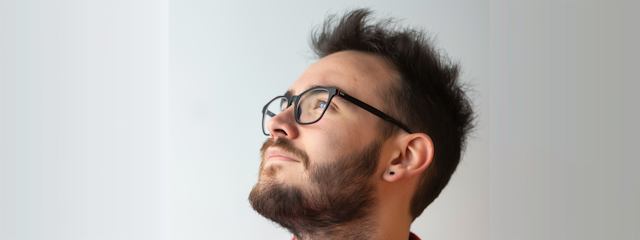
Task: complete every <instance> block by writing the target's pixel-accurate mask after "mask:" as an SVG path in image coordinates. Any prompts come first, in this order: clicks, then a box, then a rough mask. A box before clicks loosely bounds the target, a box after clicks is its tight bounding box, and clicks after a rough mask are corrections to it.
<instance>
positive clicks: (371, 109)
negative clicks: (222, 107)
mask: <svg viewBox="0 0 640 240" xmlns="http://www.w3.org/2000/svg"><path fill="white" fill-rule="evenodd" d="M316 89H325V90H327V91H328V92H329V99H328V100H327V107H325V108H324V109H323V110H322V113H321V114H320V116H319V117H318V119H316V120H315V121H312V122H308V123H302V122H300V117H299V116H298V115H299V113H298V102H299V101H300V96H302V95H304V94H305V93H307V92H309V91H312V90H316ZM335 96H340V97H342V98H344V99H345V100H347V101H349V102H351V103H353V104H355V105H356V106H358V107H360V108H362V109H364V110H367V111H368V112H370V113H373V115H376V116H378V117H380V118H382V119H384V120H386V121H389V122H392V123H394V124H396V125H398V127H400V128H402V129H404V130H405V131H407V132H408V133H412V132H411V130H409V128H408V127H407V126H405V125H404V124H402V123H401V122H400V121H398V120H395V119H393V118H392V117H391V116H389V115H387V114H385V113H383V112H382V111H380V110H378V109H376V108H374V107H372V106H371V105H369V104H366V103H364V102H362V101H360V100H358V99H356V98H354V97H352V96H349V95H348V94H346V93H344V92H343V91H340V90H339V89H336V88H331V87H320V86H319V87H313V88H310V89H307V90H306V91H304V92H302V93H300V95H295V96H291V97H287V96H277V97H275V98H273V99H271V101H269V102H268V103H267V104H266V105H264V107H263V108H262V133H264V134H265V135H266V136H269V134H266V132H267V131H265V129H264V125H265V124H264V117H265V115H266V111H267V107H268V106H269V105H270V104H271V103H272V102H273V101H275V100H276V99H278V98H283V97H284V98H285V99H287V108H289V107H291V103H293V104H294V108H293V115H294V118H295V119H296V123H298V124H300V125H308V124H314V123H316V122H318V121H320V119H322V117H323V116H324V113H325V112H326V111H327V109H328V108H329V104H331V100H332V99H333V97H335ZM274 116H275V115H274Z"/></svg>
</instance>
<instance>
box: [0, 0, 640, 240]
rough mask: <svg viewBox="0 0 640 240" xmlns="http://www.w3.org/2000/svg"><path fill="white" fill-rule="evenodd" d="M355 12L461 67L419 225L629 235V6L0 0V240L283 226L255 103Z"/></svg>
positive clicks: (425, 229)
mask: <svg viewBox="0 0 640 240" xmlns="http://www.w3.org/2000/svg"><path fill="white" fill-rule="evenodd" d="M353 7H371V8H372V9H373V10H375V11H377V12H378V13H379V14H381V16H394V17H398V18H401V19H404V23H405V24H407V25H408V26H415V27H421V28H423V29H425V30H427V31H429V32H430V33H432V34H433V35H434V36H436V37H437V40H438V41H437V43H438V46H439V47H441V48H443V49H444V50H445V51H446V52H447V53H448V55H449V56H451V57H452V58H453V59H455V60H457V61H459V62H460V64H461V66H462V69H463V74H462V79H463V80H464V81H468V82H471V83H473V84H474V85H475V90H476V92H475V93H474V94H473V96H474V99H475V104H476V109H477V111H478V114H479V125H478V126H479V128H478V130H477V132H476V133H475V135H474V136H473V137H472V139H471V140H470V143H469V144H470V146H469V148H468V149H467V152H466V153H465V155H464V158H463V161H462V162H461V164H460V166H459V168H458V170H457V172H456V173H455V174H454V176H453V178H452V180H451V182H450V184H449V185H448V186H447V187H446V188H445V190H444V191H443V193H442V194H441V196H440V197H439V198H438V199H436V201H435V202H434V203H433V204H432V205H431V206H429V207H428V208H427V210H426V211H425V212H424V213H423V215H422V216H421V217H420V218H418V219H417V220H416V222H414V224H413V225H412V231H414V232H415V233H417V234H418V235H419V236H420V237H421V238H422V239H505V240H507V239H637V238H639V237H640V232H639V231H640V230H638V226H640V220H639V219H638V216H640V209H639V208H640V206H639V204H638V202H640V188H639V187H638V185H639V183H640V178H639V177H637V176H636V175H635V172H636V169H638V167H640V164H639V163H638V160H639V159H638V157H637V156H635V154H634V152H635V151H634V150H636V149H637V147H636V145H638V143H640V141H638V140H637V136H638V135H639V134H640V128H639V127H638V126H637V125H636V124H637V123H638V122H640V119H639V118H640V113H639V109H640V108H639V107H638V106H637V105H638V103H639V102H640V97H638V96H637V95H636V91H637V89H638V87H640V86H639V85H640V84H639V83H638V78H639V76H638V74H637V73H636V71H637V69H638V68H639V67H640V62H639V61H640V60H639V58H638V55H639V54H640V49H639V47H638V45H637V43H638V42H640V39H639V38H640V31H639V30H638V27H637V23H638V22H640V21H639V20H640V19H638V17H637V16H636V13H637V12H639V10H640V4H638V3H635V2H633V1H606V2H605V1H518V2H515V1H394V2H391V1H322V2H319V1H315V2H301V1H297V2H294V1H270V2H263V1H246V2H233V3H232V2H226V3H225V2H217V1H188V0H184V1H167V0H164V1H124V0H121V1H109V2H99V1H78V0H68V1H58V2H55V3H54V2H50V1H42V0H26V1H6V0H4V1H0V34H1V35H0V36H1V37H0V239H20V240H22V239H231V238H233V239H290V238H291V236H290V234H288V233H287V232H286V231H285V230H283V229H280V228H278V227H276V226H275V225H274V224H272V223H270V222H268V221H267V220H265V219H263V218H262V217H260V216H259V215H258V214H256V213H255V212H253V210H252V209H251V207H250V205H249V203H248V201H247V200H246V199H247V196H248V193H249V191H250V190H251V188H252V187H253V184H255V182H256V180H257V173H258V165H259V152H258V149H259V147H260V146H261V144H262V142H263V141H264V140H265V137H264V136H263V135H262V133H261V128H260V120H261V115H260V110H261V108H262V106H263V105H264V104H265V102H266V101H268V100H269V99H271V98H272V97H273V96H275V95H279V94H282V93H283V92H284V91H285V90H286V89H287V88H288V87H289V85H290V84H291V83H293V82H294V81H295V80H296V79H297V77H298V76H299V75H300V73H302V71H304V69H305V68H306V67H308V66H309V65H310V64H312V63H313V62H314V61H315V60H314V59H313V58H312V55H311V53H310V52H309V49H308V45H307V43H308V35H309V32H310V30H311V28H312V27H313V26H315V25H317V24H320V23H321V22H322V20H323V19H324V16H325V15H326V14H327V13H340V12H342V11H344V10H345V9H348V8H353Z"/></svg>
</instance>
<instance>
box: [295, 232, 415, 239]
mask: <svg viewBox="0 0 640 240" xmlns="http://www.w3.org/2000/svg"><path fill="white" fill-rule="evenodd" d="M291 240H296V237H293V238H292V239H291ZM409 240H420V238H419V237H418V236H416V235H415V234H413V233H412V232H409Z"/></svg>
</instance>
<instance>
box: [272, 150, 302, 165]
mask: <svg viewBox="0 0 640 240" xmlns="http://www.w3.org/2000/svg"><path fill="white" fill-rule="evenodd" d="M265 158H266V159H267V162H297V163H299V162H300V161H298V160H296V159H295V158H293V157H291V155H290V154H287V153H286V152H284V151H282V150H280V149H278V148H269V149H268V150H267V152H266V153H265Z"/></svg>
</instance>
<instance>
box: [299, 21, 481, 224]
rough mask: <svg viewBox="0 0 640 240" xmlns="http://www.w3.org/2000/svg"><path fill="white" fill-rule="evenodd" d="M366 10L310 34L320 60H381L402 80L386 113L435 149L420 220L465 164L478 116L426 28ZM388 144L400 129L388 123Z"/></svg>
mask: <svg viewBox="0 0 640 240" xmlns="http://www.w3.org/2000/svg"><path fill="white" fill-rule="evenodd" d="M371 15H372V11H371V10H369V9H366V8H361V9H355V10H352V11H348V12H346V13H345V14H344V15H342V16H338V15H329V16H327V18H326V19H325V21H324V23H323V25H322V26H321V27H319V28H315V29H314V30H313V31H312V32H311V40H310V44H311V48H312V50H313V52H314V53H315V54H316V56H317V57H318V58H323V57H326V56H328V55H330V54H333V53H336V52H340V51H347V50H353V51H359V52H366V53H372V54H375V55H377V56H380V57H382V58H383V59H385V61H387V62H388V63H389V65H390V67H391V68H392V69H393V70H395V71H397V72H398V73H399V76H400V78H401V79H400V81H397V82H399V83H400V84H397V86H392V87H390V88H387V89H389V90H385V92H384V93H382V95H383V98H384V99H385V100H389V101H385V102H387V103H388V105H387V106H385V107H384V109H385V110H384V111H386V112H387V114H389V115H391V116H392V117H394V118H396V119H398V120H399V121H400V122H402V123H404V124H405V125H407V126H408V127H409V129H410V130H411V131H412V132H420V133H425V134H427V135H429V137H431V139H432V141H433V144H434V148H435V151H434V158H433V159H432V162H431V164H430V165H429V167H428V168H427V169H426V170H425V171H424V172H423V173H422V174H421V176H420V180H419V182H418V185H417V187H416V190H415V193H414V196H413V199H412V200H411V212H410V213H411V216H412V217H413V219H414V220H415V218H417V217H418V216H420V214H422V212H423V211H424V209H425V208H426V207H427V206H428V205H429V204H431V202H433V200H435V198H436V197H438V195H439V194H440V192H441V191H442V189H443V188H444V187H445V186H446V185H447V183H448V182H449V179H450V178H451V175H452V174H453V172H454V171H455V170H456V167H457V166H458V163H459V162H460V158H461V154H462V152H463V151H464V150H465V147H466V142H467V141H466V140H467V137H468V135H469V133H470V132H471V131H472V130H473V128H474V121H475V120H474V119H475V115H474V112H473V107H472V103H471V101H470V99H469V97H468V96H467V94H466V91H468V87H467V86H466V85H465V84H463V83H462V82H461V81H460V80H459V79H458V76H459V73H460V67H459V66H458V64H457V63H454V62H453V61H451V59H450V58H449V57H448V56H447V55H446V53H445V52H444V51H442V50H440V49H436V48H435V46H434V43H433V41H432V38H431V37H430V36H428V35H427V33H426V32H425V31H423V30H421V29H411V28H405V27H401V26H399V25H398V24H397V22H398V21H397V20H395V19H393V18H387V19H381V20H378V19H374V18H373V17H372V16H371ZM383 122H385V124H383V127H382V128H381V132H380V134H381V136H383V137H384V138H385V139H386V138H389V137H391V136H393V135H394V134H396V133H398V132H399V130H400V128H399V127H397V126H396V125H395V124H391V123H388V122H386V121H383Z"/></svg>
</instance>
